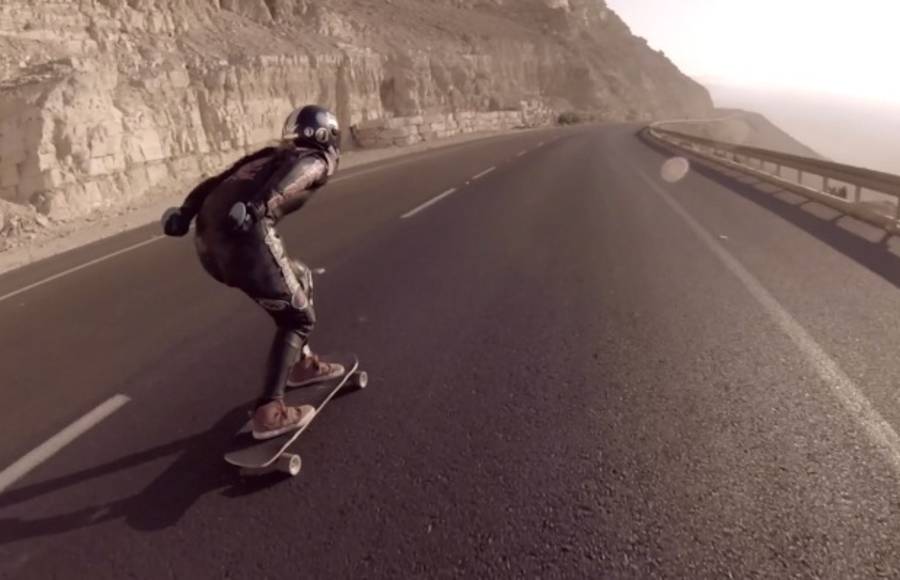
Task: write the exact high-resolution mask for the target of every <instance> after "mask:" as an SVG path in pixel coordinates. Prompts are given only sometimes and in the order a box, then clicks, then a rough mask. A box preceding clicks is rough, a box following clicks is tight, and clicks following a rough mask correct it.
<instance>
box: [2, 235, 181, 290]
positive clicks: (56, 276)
mask: <svg viewBox="0 0 900 580" xmlns="http://www.w3.org/2000/svg"><path fill="white" fill-rule="evenodd" d="M164 237H165V236H153V237H152V238H150V239H149V240H144V241H143V242H138V243H136V244H132V245H130V246H128V247H126V248H122V249H121V250H116V251H115V252H113V253H111V254H106V255H105V256H100V257H99V258H94V259H93V260H91V261H89V262H85V263H84V264H79V265H78V266H75V267H74V268H69V269H68V270H63V271H62V272H59V273H58V274H54V275H52V276H48V277H47V278H44V279H42V280H38V281H37V282H35V283H34V284H29V285H28V286H24V287H22V288H19V289H18V290H14V291H12V292H10V293H9V294H4V295H3V296H0V302H2V301H4V300H6V299H8V298H12V297H13V296H17V295H19V294H21V293H22V292H27V291H29V290H31V289H32V288H37V287H38V286H43V285H44V284H46V283H47V282H52V281H54V280H57V279H59V278H62V277H63V276H68V275H69V274H72V273H73V272H77V271H78V270H83V269H85V268H87V267H89V266H93V265H94V264H99V263H100V262H105V261H106V260H109V259H110V258H115V257H116V256H118V255H120V254H124V253H125V252H130V251H131V250H136V249H138V248H140V247H142V246H146V245H148V244H152V243H153V242H155V241H157V240H161V239H163V238H164Z"/></svg>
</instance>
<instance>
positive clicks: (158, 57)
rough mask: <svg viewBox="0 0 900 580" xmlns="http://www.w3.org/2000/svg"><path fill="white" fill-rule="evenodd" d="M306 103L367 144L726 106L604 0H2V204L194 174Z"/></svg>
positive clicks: (271, 130)
mask: <svg viewBox="0 0 900 580" xmlns="http://www.w3.org/2000/svg"><path fill="white" fill-rule="evenodd" d="M308 102H316V103H322V104H325V105H327V106H330V107H332V108H333V109H334V110H336V112H337V114H338V116H339V118H340V120H341V121H342V123H343V124H344V125H345V126H348V127H349V126H352V127H353V130H352V131H350V132H349V139H348V146H350V147H353V146H383V145H403V144H407V143H412V142H415V141H419V140H424V139H433V138H439V137H442V136H447V135H451V134H454V133H458V132H464V131H476V130H483V129H504V128H511V127H518V126H533V125H535V124H540V123H546V122H549V121H551V120H552V119H553V118H555V115H556V114H557V113H559V112H561V111H569V110H583V111H591V112H594V113H599V114H601V115H603V116H604V117H605V118H610V119H651V118H661V117H668V116H678V117H684V116H700V115H704V114H706V113H708V112H709V111H710V109H711V102H710V100H709V96H708V94H707V93H706V91H705V89H703V88H702V87H700V86H699V85H697V84H696V83H694V82H693V81H691V80H690V79H688V78H686V77H684V76H683V75H682V74H681V73H680V72H679V71H678V70H677V69H676V68H675V67H674V66H673V65H672V64H671V63H670V62H669V61H668V60H667V59H666V58H665V57H664V56H663V55H662V54H661V53H658V52H656V51H653V50H651V49H650V48H648V47H647V45H646V43H645V42H644V41H643V40H641V39H639V38H635V37H633V36H632V35H631V34H630V32H629V31H628V29H627V27H626V26H625V25H624V24H623V23H622V22H621V20H619V19H618V17H616V15H615V14H614V13H612V12H611V11H609V10H608V9H607V8H606V6H605V5H604V3H603V2H602V1H601V0H377V1H376V0H329V1H328V2H327V3H326V2H314V1H312V0H3V2H2V3H0V200H5V201H7V202H11V203H13V204H18V205H21V206H29V205H30V206H33V207H34V208H36V210H37V211H39V212H41V213H42V214H44V215H48V216H50V217H53V218H54V219H66V218H69V217H74V216H80V215H84V214H86V213H88V212H92V211H94V210H96V209H98V208H105V207H110V206H115V205H121V204H122V203H125V202H129V201H131V200H134V199H135V198H139V197H141V196H145V195H147V194H149V193H152V192H154V191H158V190H160V189H162V188H168V189H171V190H174V189H177V188H183V187H186V186H187V185H188V184H189V183H191V182H194V181H196V180H198V179H199V178H200V177H201V175H202V174H204V173H208V172H211V171H214V170H217V169H219V168H221V167H222V166H223V165H225V164H227V163H229V162H230V161H232V160H233V159H234V158H235V157H237V156H238V155H240V154H243V153H244V152H246V151H247V150H249V149H252V148H254V147H257V146H260V145H261V144H263V143H265V142H266V141H268V140H269V139H271V138H272V137H273V136H275V135H277V134H278V132H279V129H280V126H281V123H282V122H283V119H284V117H285V115H286V114H287V112H289V111H290V109H291V108H292V107H294V106H296V105H299V104H303V103H308ZM354 137H355V139H354Z"/></svg>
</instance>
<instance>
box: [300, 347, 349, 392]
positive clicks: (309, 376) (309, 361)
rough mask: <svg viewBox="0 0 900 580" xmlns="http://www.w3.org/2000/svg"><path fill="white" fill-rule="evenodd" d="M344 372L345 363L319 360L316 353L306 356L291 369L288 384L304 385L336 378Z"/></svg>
mask: <svg viewBox="0 0 900 580" xmlns="http://www.w3.org/2000/svg"><path fill="white" fill-rule="evenodd" d="M343 374H344V365H342V364H338V363H330V362H325V361H322V360H319V357H318V356H316V355H314V354H308V355H306V356H304V357H303V358H302V359H300V361H299V362H298V363H297V364H295V365H294V368H293V369H291V374H290V376H288V380H287V384H288V386H289V387H303V386H306V385H311V384H313V383H321V382H323V381H327V380H330V379H336V378H338V377H339V376H341V375H343Z"/></svg>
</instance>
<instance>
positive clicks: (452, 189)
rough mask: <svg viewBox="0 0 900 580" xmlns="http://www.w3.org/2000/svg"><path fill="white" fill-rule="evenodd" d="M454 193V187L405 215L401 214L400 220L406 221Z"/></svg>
mask: <svg viewBox="0 0 900 580" xmlns="http://www.w3.org/2000/svg"><path fill="white" fill-rule="evenodd" d="M455 192H456V188H455V187H454V188H451V189H448V190H447V191H445V192H444V193H442V194H440V195H439V196H437V197H433V198H431V199H429V200H428V201H426V202H425V203H423V204H422V205H420V206H418V207H416V208H415V209H412V210H410V211H408V212H406V213H405V214H403V215H402V216H400V219H404V220H405V219H407V218H411V217H412V216H414V215H416V214H417V213H419V212H420V211H422V210H423V209H425V208H427V207H429V206H431V205H433V204H435V203H437V202H439V201H441V200H442V199H444V198H445V197H447V196H448V195H451V194H453V193H455Z"/></svg>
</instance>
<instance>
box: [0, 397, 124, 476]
mask: <svg viewBox="0 0 900 580" xmlns="http://www.w3.org/2000/svg"><path fill="white" fill-rule="evenodd" d="M130 400H131V399H130V398H129V397H127V396H126V395H113V396H112V397H110V398H109V399H107V400H106V401H104V402H103V403H100V404H99V405H97V406H96V407H95V408H94V409H93V410H92V411H90V412H88V413H87V414H86V415H83V416H82V417H81V418H80V419H78V420H77V421H75V422H74V423H72V424H71V425H69V426H68V427H66V428H65V429H63V430H62V431H60V432H59V433H57V434H56V435H54V436H53V437H51V438H50V439H47V440H46V441H44V442H43V443H41V444H40V445H38V446H37V447H35V448H34V449H32V450H31V451H29V452H28V453H26V454H25V455H23V456H22V457H21V458H20V459H19V460H18V461H16V462H15V463H13V464H12V465H10V466H9V467H7V468H6V469H4V470H3V471H0V493H3V491H4V490H6V489H7V488H8V487H9V486H11V485H13V484H14V483H15V482H17V481H19V480H20V479H22V478H23V477H25V476H26V475H28V473H29V472H30V471H31V470H32V469H34V468H35V467H37V466H38V465H40V464H41V463H44V462H45V461H47V460H48V459H50V458H51V457H53V456H54V455H56V454H57V453H59V451H60V450H61V449H62V448H63V447H65V446H66V445H68V444H69V443H71V442H72V441H74V440H75V439H77V438H78V437H80V436H81V435H83V434H84V433H86V432H87V431H89V430H90V429H91V428H92V427H94V426H96V425H97V424H98V423H100V421H103V420H104V419H106V418H107V417H109V416H110V415H112V414H113V413H115V412H116V411H118V410H119V409H120V408H121V407H122V405H124V404H125V403H127V402H128V401H130Z"/></svg>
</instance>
